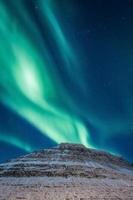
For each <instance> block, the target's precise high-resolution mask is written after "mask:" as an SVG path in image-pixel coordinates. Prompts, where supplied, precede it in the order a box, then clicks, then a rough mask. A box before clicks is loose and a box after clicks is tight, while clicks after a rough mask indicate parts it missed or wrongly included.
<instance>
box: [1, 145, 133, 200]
mask: <svg viewBox="0 0 133 200" xmlns="http://www.w3.org/2000/svg"><path fill="white" fill-rule="evenodd" d="M44 178H45V179H44ZM33 180H34V181H33ZM51 180H52V184H54V185H56V186H57V185H58V186H59V185H60V184H63V185H64V186H65V185H69V184H70V185H71V184H72V188H73V187H77V185H79V184H80V189H81V185H84V186H85V187H87V185H88V184H91V183H92V182H93V184H94V185H95V186H96V187H97V185H98V187H101V189H102V187H103V183H104V184H105V185H108V184H109V185H110V188H112V187H114V185H116V187H119V189H120V191H121V193H120V194H122V191H123V188H124V190H125V193H124V194H123V195H125V194H126V187H127V188H128V189H127V193H128V194H127V196H126V197H128V196H129V197H131V198H129V199H132V200H133V192H132V191H133V165H132V164H131V163H129V162H127V161H126V160H124V159H123V158H122V157H118V156H114V155H112V154H109V153H106V152H104V151H98V150H94V149H89V148H86V147H85V146H83V145H80V144H67V143H62V144H60V145H58V146H57V147H54V148H52V149H43V150H40V151H36V152H33V153H31V154H28V155H25V156H21V157H19V158H17V159H12V160H10V161H7V162H5V163H3V164H0V195H1V196H0V197H1V198H0V199H2V198H3V195H2V192H1V188H3V185H5V186H4V187H5V189H7V188H6V187H7V186H11V185H12V186H13V185H14V189H15V190H16V188H17V186H15V185H18V184H19V185H22V186H24V185H27V181H28V184H29V185H32V186H35V185H36V187H38V184H39V185H43V186H44V187H46V188H47V187H48V185H50V184H51ZM20 183H21V184H20ZM91 186H92V185H91ZM49 187H53V186H49ZM131 188H132V189H131ZM8 190H9V188H8ZM9 191H10V190H9ZM93 191H95V189H94V190H93ZM95 194H97V193H96V191H95ZM103 194H104V193H103ZM99 195H100V194H99ZM118 196H119V197H120V195H118ZM15 198H16V197H15V196H13V200H14V199H15ZM63 198H64V197H63ZM63 198H62V199H63ZM7 199H8V198H7ZM40 199H41V198H40ZM49 199H50V198H49ZM51 199H52V198H51ZM59 199H60V198H59V197H58V198H57V200H59ZM88 199H89V197H88ZM92 199H93V198H92ZM99 199H100V196H99ZM108 199H109V196H108ZM121 199H123V196H122V198H121ZM126 199H128V198H126Z"/></svg>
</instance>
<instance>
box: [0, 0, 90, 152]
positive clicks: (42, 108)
mask: <svg viewBox="0 0 133 200" xmlns="http://www.w3.org/2000/svg"><path fill="white" fill-rule="evenodd" d="M5 2H6V1H5ZM44 2H45V3H44ZM11 4H12V7H13V8H14V9H15V11H16V13H17V14H18V15H19V17H20V18H21V20H22V21H23V23H24V24H25V26H26V27H27V29H28V30H29V32H32V34H33V35H34V37H33V38H32V37H30V34H28V31H27V30H26V28H24V27H23V26H22V25H21V22H19V20H18V19H17V17H16V16H15V15H13V13H12V12H11V10H10V9H9V7H8V6H7V5H6V3H4V1H1V2H0V36H1V37H0V44H1V45H0V63H1V69H0V73H1V77H0V88H1V91H2V92H1V94H0V101H1V102H2V103H4V104H5V105H6V106H8V107H9V108H10V109H12V110H13V111H15V112H16V113H17V114H19V115H20V116H21V117H23V118H24V119H26V120H27V121H28V122H29V123H31V124H33V125H34V126H35V127H36V128H37V129H38V130H40V131H41V133H42V134H44V135H47V136H48V137H49V138H50V139H52V140H53V141H55V142H56V143H61V142H74V143H82V144H84V145H85V146H88V147H91V144H90V140H89V133H88V129H87V128H86V126H85V124H84V122H83V121H82V120H81V119H80V117H77V114H76V111H75V110H76V108H75V105H74V102H73V100H72V99H71V97H70V95H69V93H68V91H67V90H66V88H65V87H64V86H63V84H62V80H61V79H60V77H59V76H58V75H57V73H55V68H56V64H54V61H53V60H52V55H51V54H50V52H49V51H48V50H47V46H46V45H45V38H42V35H41V33H40V31H39V29H38V26H37V24H36V23H35V22H34V20H33V19H32V17H30V14H29V12H28V10H26V9H25V6H24V4H23V1H22V0H20V1H12V2H11ZM40 4H41V10H40V12H41V15H42V16H43V19H44V21H45V23H47V26H48V28H49V31H50V34H51V35H52V38H53V40H54V42H55V44H56V47H57V49H58V51H59V53H60V57H61V59H62V60H63V62H64V66H65V68H66V70H67V73H68V75H69V73H71V71H73V72H74V71H75V70H76V66H77V65H78V63H77V58H76V55H75V53H74V50H73V48H72V47H71V46H70V44H69V41H68V39H66V37H65V35H64V33H63V31H62V28H61V25H60V24H59V21H58V19H57V17H56V14H55V10H54V5H53V2H52V1H41V2H40ZM42 23H43V22H42ZM37 40H39V41H40V49H39V48H38V46H37V42H36V41H37ZM41 48H42V49H43V51H41ZM77 70H78V69H77ZM74 75H75V79H78V77H76V76H77V75H76V73H75V74H74ZM77 87H81V89H82V90H84V89H83V88H84V87H83V84H81V82H80V85H77ZM74 108H75V109H74ZM15 137H16V138H14V136H10V137H9V138H5V137H4V136H0V140H1V141H5V142H8V143H10V144H12V145H15V146H17V147H19V148H23V149H24V150H25V151H28V152H29V151H32V150H33V149H34V148H33V147H31V146H30V145H28V144H25V142H24V141H21V142H20V141H19V138H17V136H15ZM21 140H22V139H21Z"/></svg>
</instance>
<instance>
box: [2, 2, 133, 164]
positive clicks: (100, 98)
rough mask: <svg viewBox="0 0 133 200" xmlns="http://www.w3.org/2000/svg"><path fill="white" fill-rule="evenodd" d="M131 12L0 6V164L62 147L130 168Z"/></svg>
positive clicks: (114, 7)
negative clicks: (80, 147) (121, 160)
mask: <svg viewBox="0 0 133 200" xmlns="http://www.w3.org/2000/svg"><path fill="white" fill-rule="evenodd" d="M132 9H133V2H132V1H129V0H128V1H122V2H121V1H120V0H118V1H117V2H116V1H115V0H113V1H109V2H108V3H107V1H105V0H100V1H99V0H96V1H95V2H94V1H92V0H84V1H82V0H71V1H69V0H28V1H27V0H19V1H13V0H2V1H0V152H1V155H0V161H3V160H6V159H8V158H12V157H15V156H17V155H21V154H24V153H27V152H31V151H34V150H37V149H40V148H46V147H51V146H54V145H56V144H57V143H61V142H73V143H82V144H84V145H85V146H88V147H93V148H97V149H104V150H107V151H110V152H112V153H116V154H119V155H122V156H124V157H125V158H126V159H128V160H130V161H133V157H132V155H133V150H132V146H133V59H132V57H133V56H132V54H133V27H132V24H133V14H132ZM3 152H4V153H3Z"/></svg>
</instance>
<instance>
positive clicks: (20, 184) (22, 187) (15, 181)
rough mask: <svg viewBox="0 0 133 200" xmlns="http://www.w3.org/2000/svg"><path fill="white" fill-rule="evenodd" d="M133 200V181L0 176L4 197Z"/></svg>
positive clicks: (0, 195) (6, 199)
mask: <svg viewBox="0 0 133 200" xmlns="http://www.w3.org/2000/svg"><path fill="white" fill-rule="evenodd" d="M20 199H21V200H22V199H23V200H93V199H94V200H105V199H106V200H117V199H119V200H120V199H121V200H133V180H132V179H131V180H121V179H115V180H114V179H108V178H105V179H100V178H98V179H96V178H92V179H86V178H75V177H69V178H61V177H29V178H27V177H22V178H14V177H7V178H5V177H4V178H3V177H1V178H0V200H20Z"/></svg>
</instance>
